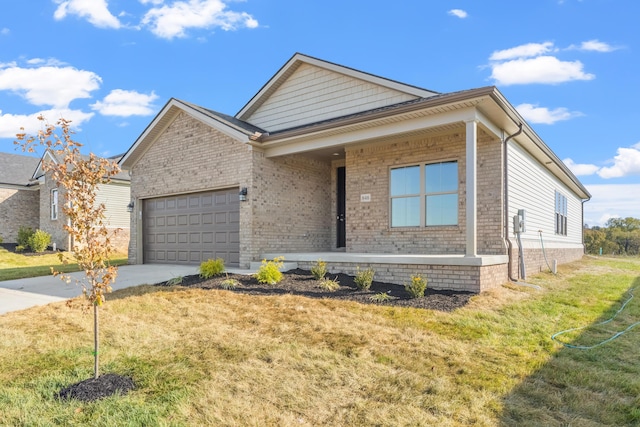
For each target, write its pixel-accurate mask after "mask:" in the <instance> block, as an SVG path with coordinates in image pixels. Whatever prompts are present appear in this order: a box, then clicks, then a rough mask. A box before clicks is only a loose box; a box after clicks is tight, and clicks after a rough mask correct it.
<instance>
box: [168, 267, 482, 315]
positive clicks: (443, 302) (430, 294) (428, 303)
mask: <svg viewBox="0 0 640 427" xmlns="http://www.w3.org/2000/svg"><path fill="white" fill-rule="evenodd" d="M227 277H228V278H232V279H235V280H237V281H238V282H239V285H238V286H236V287H235V288H234V289H232V290H233V291H234V292H241V293H245V294H250V295H282V294H292V295H301V296H305V297H309V298H332V299H338V300H350V301H356V302H359V303H363V304H377V305H384V306H396V307H413V308H422V309H430V310H439V311H452V310H455V309H457V308H460V307H463V306H465V305H466V304H467V303H468V302H469V299H470V298H471V297H472V296H473V295H474V294H473V293H470V292H456V291H443V290H435V289H430V288H429V287H428V286H427V291H426V292H425V296H424V297H422V298H411V297H410V296H409V294H407V292H406V291H405V289H404V286H401V285H395V284H391V283H384V282H378V281H374V282H373V283H372V284H371V288H370V289H369V290H366V291H361V290H358V288H357V286H356V284H355V282H354V277H353V276H349V275H347V274H342V273H338V274H327V277H328V278H330V279H334V278H335V279H337V280H338V282H339V283H340V289H338V290H337V291H335V292H330V291H326V290H324V289H322V288H320V287H318V284H317V283H318V282H317V281H316V280H315V279H314V278H313V276H312V275H311V272H309V271H306V270H301V269H295V270H290V271H287V272H285V273H284V275H283V277H284V278H283V280H282V281H281V282H280V283H278V284H276V285H265V284H261V283H258V280H257V279H256V278H255V277H253V276H250V275H242V274H229V275H228V276H226V275H221V276H217V277H214V278H212V279H202V278H201V277H200V276H198V275H192V276H184V277H183V278H182V282H181V283H180V285H181V286H186V287H192V288H201V289H222V287H221V285H222V281H223V280H225V279H227ZM374 278H375V277H374ZM167 284H171V283H170V282H162V283H158V284H157V285H158V286H166V285H167ZM382 293H384V294H387V295H389V297H390V299H388V300H386V301H377V300H376V298H375V296H376V295H379V294H382ZM372 297H373V298H372Z"/></svg>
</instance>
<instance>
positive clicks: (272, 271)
mask: <svg viewBox="0 0 640 427" xmlns="http://www.w3.org/2000/svg"><path fill="white" fill-rule="evenodd" d="M283 266H284V257H277V258H275V259H274V260H273V261H267V260H265V259H263V260H262V265H261V266H260V268H259V269H258V272H257V273H256V274H255V277H256V279H258V282H259V283H266V284H269V285H275V284H277V283H279V282H280V281H281V280H282V272H281V271H280V269H281V268H282V267H283Z"/></svg>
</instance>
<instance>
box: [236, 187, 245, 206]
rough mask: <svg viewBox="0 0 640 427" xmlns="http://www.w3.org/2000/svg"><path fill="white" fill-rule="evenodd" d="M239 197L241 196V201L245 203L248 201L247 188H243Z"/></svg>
mask: <svg viewBox="0 0 640 427" xmlns="http://www.w3.org/2000/svg"><path fill="white" fill-rule="evenodd" d="M238 195H239V196H240V201H241V202H245V201H246V200H247V187H242V188H241V189H240V193H238Z"/></svg>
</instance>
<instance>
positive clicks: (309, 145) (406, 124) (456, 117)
mask: <svg viewBox="0 0 640 427" xmlns="http://www.w3.org/2000/svg"><path fill="white" fill-rule="evenodd" d="M470 120H478V117H477V111H476V109H475V108H465V109H461V110H456V111H450V112H446V113H439V114H434V115H431V116H425V117H416V118H413V119H408V120H402V121H398V122H395V123H389V124H386V125H382V126H375V125H374V126H372V127H370V128H366V129H357V130H354V131H350V132H349V131H347V132H345V133H341V134H338V135H328V136H322V133H321V132H319V134H318V135H317V137H313V134H311V135H309V134H307V135H303V136H302V137H292V138H290V139H285V140H280V141H273V142H267V143H265V144H264V145H262V148H263V149H264V152H265V156H266V157H277V156H283V155H287V154H295V153H303V152H308V151H314V150H318V149H324V148H330V147H333V146H343V145H349V144H354V143H358V142H362V141H367V140H372V139H380V138H386V137H390V136H393V135H398V134H403V133H409V132H415V131H419V130H423V129H429V128H431V127H437V126H442V125H446V124H451V123H462V122H466V121H470ZM296 140H298V141H296Z"/></svg>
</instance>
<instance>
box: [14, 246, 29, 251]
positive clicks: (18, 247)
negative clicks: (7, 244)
mask: <svg viewBox="0 0 640 427" xmlns="http://www.w3.org/2000/svg"><path fill="white" fill-rule="evenodd" d="M26 249H27V248H25V247H24V246H22V245H17V246H16V253H20V252H24V251H25V250H26Z"/></svg>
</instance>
